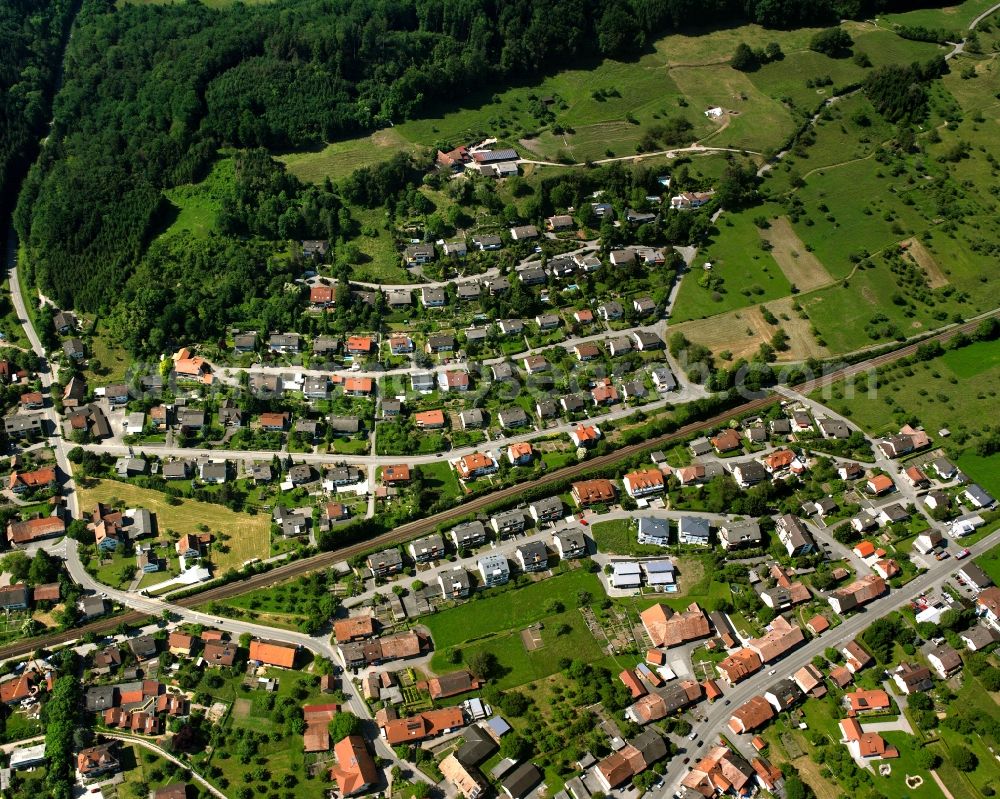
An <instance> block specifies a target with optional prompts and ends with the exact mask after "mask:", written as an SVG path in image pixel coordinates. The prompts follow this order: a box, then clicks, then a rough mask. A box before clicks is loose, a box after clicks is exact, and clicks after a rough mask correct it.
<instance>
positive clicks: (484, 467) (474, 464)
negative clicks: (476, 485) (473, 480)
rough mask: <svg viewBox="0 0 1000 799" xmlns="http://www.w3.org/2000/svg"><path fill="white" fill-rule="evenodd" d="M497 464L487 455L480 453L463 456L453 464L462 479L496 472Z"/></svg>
mask: <svg viewBox="0 0 1000 799" xmlns="http://www.w3.org/2000/svg"><path fill="white" fill-rule="evenodd" d="M496 468H497V464H496V461H494V460H493V458H491V457H490V456H489V455H484V454H483V453H482V452H473V453H472V454H471V455H463V456H462V457H461V458H459V459H458V460H457V461H456V462H455V470H456V471H457V472H458V473H459V474H460V475H461V476H462V478H463V479H466V480H467V479H468V478H470V477H475V476H477V475H480V474H487V473H488V472H493V471H496Z"/></svg>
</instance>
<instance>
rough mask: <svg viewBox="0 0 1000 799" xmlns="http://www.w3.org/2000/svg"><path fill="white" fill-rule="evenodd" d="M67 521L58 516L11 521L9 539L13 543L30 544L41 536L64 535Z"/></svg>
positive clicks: (8, 530) (8, 532) (8, 529)
mask: <svg viewBox="0 0 1000 799" xmlns="http://www.w3.org/2000/svg"><path fill="white" fill-rule="evenodd" d="M64 532H66V523H65V522H63V520H62V519H60V518H59V517H58V516H42V517H40V518H38V519H28V521H26V522H10V523H9V524H8V525H7V541H8V542H9V543H11V544H30V543H31V542H32V541H37V540H38V539H40V538H48V537H49V536H53V535H62V534H63V533H64Z"/></svg>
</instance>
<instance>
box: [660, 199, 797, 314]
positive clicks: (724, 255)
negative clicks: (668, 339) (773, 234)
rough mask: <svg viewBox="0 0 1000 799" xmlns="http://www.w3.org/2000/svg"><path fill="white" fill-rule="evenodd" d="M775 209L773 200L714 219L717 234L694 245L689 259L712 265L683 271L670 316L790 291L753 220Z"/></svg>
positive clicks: (697, 264) (704, 311)
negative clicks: (697, 246) (699, 247)
mask: <svg viewBox="0 0 1000 799" xmlns="http://www.w3.org/2000/svg"><path fill="white" fill-rule="evenodd" d="M776 213H778V209H777V207H776V206H764V207H758V208H754V209H753V210H752V211H747V212H744V213H739V214H724V215H723V216H722V217H721V218H720V219H719V221H718V222H717V223H716V224H717V227H718V231H719V232H718V235H716V236H714V237H713V240H712V243H711V244H709V245H708V247H707V248H705V249H702V250H699V252H698V257H697V259H696V261H695V263H694V266H695V267H701V266H703V265H704V264H705V263H710V264H711V265H712V269H711V271H705V270H703V269H701V268H694V269H692V271H691V272H689V273H687V274H686V275H685V276H684V277H683V279H682V282H681V287H680V290H679V292H678V295H677V303H676V305H675V306H674V311H673V315H672V318H673V320H674V321H675V322H683V321H685V320H688V319H700V318H703V317H706V316H713V315H715V314H718V313H722V312H724V311H731V310H735V309H737V308H743V307H746V306H748V305H756V304H758V303H761V302H766V301H767V300H774V299H777V298H779V297H785V296H787V295H788V294H789V293H790V292H791V284H790V283H789V282H788V280H787V279H786V278H785V276H784V275H783V274H782V272H781V268H780V267H779V266H778V264H777V262H776V261H775V260H774V258H773V257H772V256H771V254H770V253H769V252H767V251H765V250H764V249H762V248H761V240H760V233H759V231H758V229H757V226H756V225H755V224H754V223H753V219H754V218H755V217H757V216H773V215H774V214H776Z"/></svg>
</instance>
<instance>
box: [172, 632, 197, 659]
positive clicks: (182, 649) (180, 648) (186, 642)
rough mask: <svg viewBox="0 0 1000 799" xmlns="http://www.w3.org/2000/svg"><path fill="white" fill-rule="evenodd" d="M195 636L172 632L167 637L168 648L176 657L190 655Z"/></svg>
mask: <svg viewBox="0 0 1000 799" xmlns="http://www.w3.org/2000/svg"><path fill="white" fill-rule="evenodd" d="M193 644H194V636H193V635H188V634H187V633H179V632H172V633H170V635H169V636H168V637H167V648H168V649H169V650H170V652H171V653H172V654H174V655H190V654H191V646H192V645H193Z"/></svg>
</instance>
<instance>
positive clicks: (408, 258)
mask: <svg viewBox="0 0 1000 799" xmlns="http://www.w3.org/2000/svg"><path fill="white" fill-rule="evenodd" d="M435 254H436V253H435V252H434V245H433V244H411V245H410V246H409V247H407V248H406V249H405V250H403V261H404V262H405V263H406V265H407V266H417V265H421V264H429V263H430V262H431V261H433V260H434V257H435Z"/></svg>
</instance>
